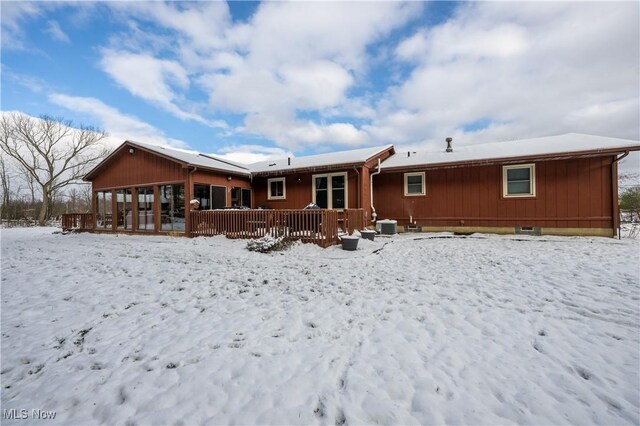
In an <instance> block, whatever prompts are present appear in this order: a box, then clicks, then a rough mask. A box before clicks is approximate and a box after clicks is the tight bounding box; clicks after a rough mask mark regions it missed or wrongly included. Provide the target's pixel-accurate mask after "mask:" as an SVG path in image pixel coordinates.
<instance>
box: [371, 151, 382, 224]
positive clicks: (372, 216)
mask: <svg viewBox="0 0 640 426" xmlns="http://www.w3.org/2000/svg"><path fill="white" fill-rule="evenodd" d="M380 171H381V167H380V159H379V158H378V170H377V171H375V172H373V173H371V174H370V175H369V191H371V198H370V200H371V222H375V221H376V218H377V217H378V214H377V213H376V208H375V207H374V206H373V177H374V176H375V175H377V174H379V173H380Z"/></svg>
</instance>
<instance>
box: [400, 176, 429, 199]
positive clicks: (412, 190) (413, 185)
mask: <svg viewBox="0 0 640 426" xmlns="http://www.w3.org/2000/svg"><path fill="white" fill-rule="evenodd" d="M425 194H426V192H425V185H424V172H418V173H405V174H404V195H408V196H413V195H425Z"/></svg>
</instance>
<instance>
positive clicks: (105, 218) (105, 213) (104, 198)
mask: <svg viewBox="0 0 640 426" xmlns="http://www.w3.org/2000/svg"><path fill="white" fill-rule="evenodd" d="M111 209H112V205H111V191H98V192H96V229H111V227H112V224H113V215H112V213H111Z"/></svg>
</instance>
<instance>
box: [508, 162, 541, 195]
mask: <svg viewBox="0 0 640 426" xmlns="http://www.w3.org/2000/svg"><path fill="white" fill-rule="evenodd" d="M502 195H503V196H505V197H535V195H536V166H535V164H519V165H517V166H503V167H502Z"/></svg>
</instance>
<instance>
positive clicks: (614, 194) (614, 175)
mask: <svg viewBox="0 0 640 426" xmlns="http://www.w3.org/2000/svg"><path fill="white" fill-rule="evenodd" d="M627 155H629V151H625V152H624V154H622V155H621V156H620V157H616V158H614V159H613V161H612V162H611V200H612V201H613V206H612V207H613V209H612V210H611V216H612V217H611V219H612V220H613V236H614V238H615V235H616V233H617V234H618V239H620V205H619V204H618V199H619V196H618V161H620V160H622V159H623V158H624V157H626V156H627Z"/></svg>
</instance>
